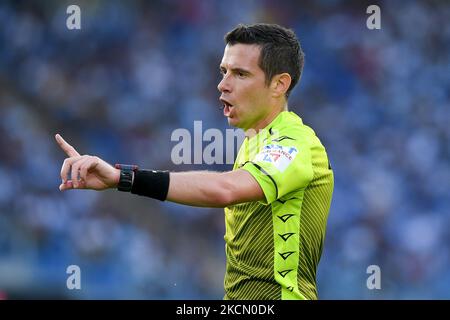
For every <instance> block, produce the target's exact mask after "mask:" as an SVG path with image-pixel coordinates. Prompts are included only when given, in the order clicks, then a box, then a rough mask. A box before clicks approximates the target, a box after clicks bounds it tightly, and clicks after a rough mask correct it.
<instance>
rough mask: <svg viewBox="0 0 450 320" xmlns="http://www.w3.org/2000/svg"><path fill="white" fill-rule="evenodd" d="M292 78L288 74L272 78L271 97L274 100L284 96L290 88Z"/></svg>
mask: <svg viewBox="0 0 450 320" xmlns="http://www.w3.org/2000/svg"><path fill="white" fill-rule="evenodd" d="M291 82H292V78H291V76H290V75H289V73H286V72H284V73H280V74H277V75H275V76H273V78H272V83H271V88H272V95H273V97H275V98H278V97H280V96H284V95H285V94H286V92H287V91H288V89H289V87H290V86H291Z"/></svg>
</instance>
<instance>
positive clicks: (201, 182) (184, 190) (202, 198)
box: [55, 134, 264, 207]
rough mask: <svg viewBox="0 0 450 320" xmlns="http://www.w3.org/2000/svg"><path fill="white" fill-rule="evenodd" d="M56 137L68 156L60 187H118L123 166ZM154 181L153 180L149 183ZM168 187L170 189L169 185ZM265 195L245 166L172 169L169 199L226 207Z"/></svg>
mask: <svg viewBox="0 0 450 320" xmlns="http://www.w3.org/2000/svg"><path fill="white" fill-rule="evenodd" d="M55 139H56V141H57V143H58V145H59V146H60V147H61V149H62V150H63V151H64V152H65V153H66V154H67V155H68V156H69V157H68V158H66V159H65V160H64V163H63V165H62V168H61V180H62V182H61V185H60V186H59V189H60V190H61V191H65V190H71V189H92V190H105V189H110V188H117V185H118V183H119V178H120V170H119V169H116V168H115V167H113V166H112V165H110V164H109V163H107V162H105V161H104V160H102V159H100V158H99V157H97V156H90V155H83V156H82V155H80V154H79V153H78V152H77V151H76V150H75V148H74V147H72V146H71V145H70V144H68V143H67V142H66V141H65V140H64V139H63V138H62V137H61V136H60V135H59V134H58V135H56V136H55ZM150 185H151V184H150ZM166 190H167V189H166ZM263 199H264V193H263V191H262V189H261V187H260V186H259V184H258V183H257V182H256V180H255V179H254V178H253V177H252V175H251V174H250V173H248V172H247V171H245V170H236V171H230V172H223V173H219V172H208V171H206V172H205V171H191V172H171V173H170V179H169V188H168V191H167V198H166V200H168V201H172V202H176V203H180V204H185V205H189V206H195V207H226V206H229V205H232V204H237V203H243V202H249V201H258V200H263Z"/></svg>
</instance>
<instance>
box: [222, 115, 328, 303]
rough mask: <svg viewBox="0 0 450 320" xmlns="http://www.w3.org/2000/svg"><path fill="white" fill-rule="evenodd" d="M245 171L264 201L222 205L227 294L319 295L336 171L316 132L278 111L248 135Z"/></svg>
mask: <svg viewBox="0 0 450 320" xmlns="http://www.w3.org/2000/svg"><path fill="white" fill-rule="evenodd" d="M237 169H244V170H246V171H248V172H249V173H250V174H251V175H252V176H253V177H254V178H255V179H256V181H257V182H258V183H259V185H260V186H261V188H262V190H263V192H264V195H265V200H263V201H259V202H248V203H241V204H237V205H233V206H229V207H227V208H225V225H226V232H225V236H224V239H225V243H226V245H225V249H226V256H227V267H226V273H225V280H224V284H225V297H224V298H225V299H245V300H247V299H258V300H275V299H317V298H318V297H317V289H316V271H317V266H318V264H319V260H320V256H321V254H322V248H323V243H324V239H325V229H326V223H327V218H328V212H329V209H330V203H331V197H332V193H333V185H334V178H333V171H332V170H331V166H330V163H329V161H328V157H327V153H326V151H325V148H324V147H323V145H322V143H321V142H320V140H319V139H318V138H317V136H316V135H315V133H314V131H313V130H312V129H311V128H310V127H308V126H306V125H304V124H303V122H302V119H301V118H300V117H298V116H297V115H296V114H295V113H293V112H289V111H284V112H281V113H280V114H279V115H278V116H277V117H276V118H275V119H274V120H273V121H272V123H270V124H269V125H268V126H267V127H266V128H265V129H263V130H261V131H260V132H259V133H258V134H257V135H255V136H254V137H252V138H250V139H248V138H246V139H245V140H244V142H243V144H242V146H241V148H240V150H239V153H238V156H237V158H236V162H235V164H234V168H233V170H237Z"/></svg>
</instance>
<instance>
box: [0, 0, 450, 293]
mask: <svg viewBox="0 0 450 320" xmlns="http://www.w3.org/2000/svg"><path fill="white" fill-rule="evenodd" d="M70 4H77V5H79V6H80V8H81V26H82V29H81V30H68V29H67V28H66V19H67V17H68V14H67V13H66V9H67V6H68V5H70ZM370 4H375V3H373V2H371V1H338V0H334V1H307V2H303V1H284V0H283V1H280V0H276V1H275V0H267V1H236V0H228V1H206V0H203V1H202V0H196V1H182V0H179V1H177V0H170V1H162V0H160V1H148V2H145V1H127V2H125V1H106V0H105V1H70V2H69V1H2V2H1V3H0V298H3V299H13V298H62V299H221V298H222V297H223V294H224V292H223V275H224V270H225V255H224V241H223V235H224V216H223V211H222V210H221V209H199V208H191V207H187V206H180V205H175V204H171V203H160V202H158V201H155V200H151V199H146V198H143V197H136V196H132V195H128V194H123V193H118V192H115V191H106V192H94V191H81V190H76V191H70V192H66V193H61V192H59V190H58V185H59V183H60V177H59V171H60V167H61V164H62V161H63V160H64V158H65V155H64V154H63V153H62V151H61V150H59V148H58V146H57V145H56V144H55V142H54V138H53V136H54V134H55V133H57V132H59V133H61V134H62V135H63V137H65V138H66V140H68V141H69V142H70V143H71V144H73V145H74V146H75V147H76V148H77V149H78V150H79V151H80V153H82V154H93V155H98V156H100V157H102V158H103V159H105V160H106V161H108V162H110V163H136V164H139V165H140V166H141V167H147V168H152V169H170V170H176V171H182V170H199V169H208V170H229V169H231V166H230V165H212V166H206V165H177V166H176V165H174V164H172V162H171V157H170V156H171V150H172V148H173V147H174V145H175V144H176V143H175V142H172V141H171V140H170V137H171V133H172V132H173V130H175V129H177V128H187V129H189V130H192V129H193V122H194V120H202V121H203V130H206V129H208V128H218V129H220V130H222V131H223V132H224V131H225V129H226V128H227V124H226V119H225V118H224V117H223V115H222V112H221V111H220V110H219V109H218V107H219V106H220V104H219V102H218V97H219V93H218V91H217V89H216V86H217V83H218V81H219V79H220V74H219V69H218V65H219V63H220V60H221V58H222V54H223V48H224V43H223V35H224V34H225V33H226V32H227V31H229V30H231V29H232V28H233V27H234V26H235V25H236V24H238V23H241V22H242V23H254V22H271V23H280V24H282V25H284V26H287V27H290V28H293V29H294V30H295V31H296V33H297V35H298V37H299V38H300V40H301V43H302V46H303V49H304V51H305V54H306V64H305V69H304V74H303V78H302V80H301V83H300V84H299V85H298V86H297V88H296V89H295V90H294V92H293V93H292V96H291V98H290V103H289V105H290V109H291V110H294V111H296V112H297V113H299V114H300V115H301V117H302V118H303V120H304V121H305V122H306V123H307V124H309V125H310V126H312V127H313V128H314V129H315V130H316V132H317V134H318V136H319V137H320V138H321V139H322V141H323V143H324V145H325V146H326V148H327V150H328V154H329V157H330V160H331V163H332V166H333V168H334V171H335V192H334V198H333V203H332V207H331V211H330V217H329V222H328V229H327V238H326V244H325V249H324V254H323V257H322V260H321V263H320V266H319V270H318V290H319V297H320V298H322V299H410V298H413V299H449V298H450V257H449V253H450V228H449V227H450V196H449V194H450V148H449V146H450V97H449V92H450V90H449V89H450V88H449V86H450V70H449V57H450V55H449V53H450V48H449V44H450V24H449V17H450V5H449V3H448V1H378V2H377V3H376V4H378V5H379V6H380V8H381V30H369V29H367V27H366V19H367V18H368V16H369V15H368V14H366V8H367V6H368V5H370ZM72 264H75V265H78V266H80V268H81V284H82V289H81V290H68V289H67V287H66V279H67V277H68V275H67V274H66V268H67V266H69V265H72ZM369 265H378V266H379V267H380V268H381V289H380V290H369V289H368V288H367V287H366V279H367V277H368V276H369V275H368V274H367V273H366V269H367V267H368V266H369Z"/></svg>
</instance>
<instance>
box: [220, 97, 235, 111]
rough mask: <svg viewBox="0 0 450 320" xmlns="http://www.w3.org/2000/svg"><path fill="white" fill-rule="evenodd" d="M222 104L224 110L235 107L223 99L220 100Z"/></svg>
mask: <svg viewBox="0 0 450 320" xmlns="http://www.w3.org/2000/svg"><path fill="white" fill-rule="evenodd" d="M220 102H222V108H223V109H229V108H231V107H232V106H233V105H232V104H231V103H230V102H229V101H227V100H225V99H223V98H220Z"/></svg>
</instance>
